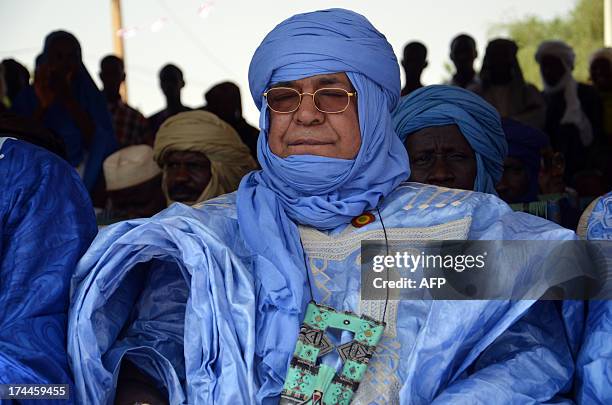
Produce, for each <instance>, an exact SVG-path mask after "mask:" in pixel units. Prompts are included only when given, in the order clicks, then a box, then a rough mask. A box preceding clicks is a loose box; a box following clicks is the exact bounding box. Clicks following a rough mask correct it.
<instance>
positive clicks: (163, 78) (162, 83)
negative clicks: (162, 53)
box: [159, 69, 185, 98]
mask: <svg viewBox="0 0 612 405" xmlns="http://www.w3.org/2000/svg"><path fill="white" fill-rule="evenodd" d="M183 86H185V82H184V81H183V79H182V77H181V74H180V73H179V72H178V71H175V70H173V69H167V70H164V71H163V72H162V73H161V74H160V75H159V87H161V90H162V93H164V96H166V97H167V98H176V97H178V96H179V95H180V94H181V89H182V88H183Z"/></svg>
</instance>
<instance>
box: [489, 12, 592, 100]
mask: <svg viewBox="0 0 612 405" xmlns="http://www.w3.org/2000/svg"><path fill="white" fill-rule="evenodd" d="M603 15H604V14H603V0H577V2H576V6H575V7H574V9H573V10H572V11H570V12H569V13H568V15H566V16H563V17H556V18H553V19H552V20H543V19H541V18H538V17H534V16H527V17H524V18H522V19H519V20H516V21H512V22H509V23H505V24H498V25H496V26H495V27H494V29H493V32H500V33H502V34H503V35H506V36H508V37H509V38H512V39H513V40H515V41H516V42H517V44H518V46H519V52H518V60H519V63H520V64H521V68H522V69H523V75H524V76H525V80H527V81H528V82H531V83H534V84H536V85H537V86H539V87H540V88H541V87H542V80H541V78H540V70H539V66H538V64H537V62H536V61H535V58H534V55H535V52H536V50H537V49H538V45H539V44H540V43H541V42H542V41H544V40H549V39H560V40H562V41H565V42H566V43H567V44H569V45H570V46H571V47H572V48H574V52H575V53H576V67H575V68H574V77H575V78H576V80H578V81H583V82H586V81H588V79H589V72H588V63H589V57H590V55H591V54H592V53H593V52H594V51H596V50H597V49H599V48H601V47H602V46H603V31H604V27H603V25H604V23H603Z"/></svg>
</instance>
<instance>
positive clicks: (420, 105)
mask: <svg viewBox="0 0 612 405" xmlns="http://www.w3.org/2000/svg"><path fill="white" fill-rule="evenodd" d="M393 124H394V125H395V130H396V131H397V133H398V134H399V136H400V139H401V140H402V142H405V140H406V138H407V137H408V135H409V134H412V133H414V132H416V131H418V130H420V129H423V128H427V127H437V126H443V125H451V124H455V125H457V126H458V127H459V130H460V131H461V133H462V134H463V136H465V138H466V139H467V141H468V142H469V144H470V146H471V147H472V149H474V152H475V154H476V165H477V173H476V180H475V182H474V190H475V191H480V192H482V193H489V194H495V195H496V194H497V193H496V192H495V185H496V184H497V183H498V182H499V181H500V180H501V176H502V174H503V171H504V159H505V158H506V154H507V150H508V145H507V144H506V138H505V136H504V131H503V130H502V126H501V122H500V118H499V114H498V113H497V111H496V110H495V108H494V107H493V106H491V105H490V104H489V103H487V102H486V101H485V100H483V99H482V98H481V97H479V96H477V95H476V94H474V93H472V92H471V91H468V90H464V89H462V88H460V87H455V86H442V85H437V86H427V87H423V88H421V89H419V90H416V91H414V92H412V93H410V95H409V96H407V97H403V98H402V99H401V100H400V102H399V105H398V106H397V109H396V110H395V111H394V112H393Z"/></svg>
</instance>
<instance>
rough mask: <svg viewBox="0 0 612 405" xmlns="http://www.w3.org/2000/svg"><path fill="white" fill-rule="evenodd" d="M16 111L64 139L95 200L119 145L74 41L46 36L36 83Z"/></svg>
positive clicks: (62, 34)
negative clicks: (106, 161)
mask: <svg viewBox="0 0 612 405" xmlns="http://www.w3.org/2000/svg"><path fill="white" fill-rule="evenodd" d="M12 109H13V111H14V112H15V113H17V114H19V115H22V116H24V117H29V118H33V119H35V120H37V121H39V122H40V123H42V124H43V125H44V126H45V127H47V128H48V129H49V130H51V131H52V132H53V133H54V134H56V135H57V136H58V137H59V138H60V139H62V141H63V142H64V145H65V147H66V154H67V159H68V162H69V163H70V164H71V165H72V166H73V167H75V168H77V170H78V172H79V174H80V175H81V178H82V179H83V183H84V184H85V187H87V190H89V192H90V195H92V196H95V194H96V193H95V192H96V191H98V189H101V190H103V189H104V188H103V184H102V182H101V181H100V180H101V179H102V163H103V162H104V159H105V158H106V157H107V156H108V155H110V154H111V153H113V152H114V151H115V149H117V141H116V139H115V135H114V131H113V124H112V121H111V117H110V114H109V112H108V108H107V106H106V102H105V100H104V97H103V96H102V93H101V92H100V91H99V90H98V88H97V87H96V84H95V83H94V81H93V79H92V78H91V76H90V75H89V72H88V71H87V69H86V68H85V64H84V63H83V59H82V52H81V45H80V44H79V41H78V40H77V39H76V37H75V36H74V35H72V34H70V33H69V32H66V31H54V32H52V33H50V34H49V35H47V37H46V38H45V44H44V49H43V53H42V55H40V57H39V58H37V60H36V74H35V77H34V83H33V85H32V86H29V87H26V88H25V89H23V90H22V91H21V93H19V95H18V96H17V97H16V98H15V100H14V101H13V107H12Z"/></svg>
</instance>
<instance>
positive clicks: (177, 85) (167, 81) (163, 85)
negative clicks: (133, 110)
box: [148, 63, 191, 134]
mask: <svg viewBox="0 0 612 405" xmlns="http://www.w3.org/2000/svg"><path fill="white" fill-rule="evenodd" d="M159 87H160V89H161V91H162V93H163V94H164V98H165V99H166V108H164V109H163V110H161V111H158V112H156V113H155V114H153V115H152V116H150V117H149V118H148V122H149V126H150V128H151V131H152V133H153V134H156V133H157V131H158V130H159V127H160V126H161V125H162V124H163V123H164V121H166V120H167V119H168V118H170V117H172V116H173V115H176V114H179V113H182V112H184V111H189V110H191V108H189V107H187V106H185V105H183V101H182V100H181V92H182V91H183V87H185V80H184V79H183V71H182V70H181V69H179V67H178V66H176V65H173V64H171V63H169V64H167V65H165V66H164V67H163V68H161V70H160V71H159Z"/></svg>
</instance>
